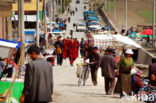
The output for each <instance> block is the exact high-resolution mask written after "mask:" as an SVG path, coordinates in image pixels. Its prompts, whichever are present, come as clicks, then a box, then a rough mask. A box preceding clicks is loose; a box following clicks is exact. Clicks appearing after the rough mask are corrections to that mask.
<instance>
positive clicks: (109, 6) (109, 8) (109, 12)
mask: <svg viewBox="0 0 156 103" xmlns="http://www.w3.org/2000/svg"><path fill="white" fill-rule="evenodd" d="M110 3H111V1H110V0H109V13H110Z"/></svg>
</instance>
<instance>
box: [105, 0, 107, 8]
mask: <svg viewBox="0 0 156 103" xmlns="http://www.w3.org/2000/svg"><path fill="white" fill-rule="evenodd" d="M106 8H107V0H105V9H106Z"/></svg>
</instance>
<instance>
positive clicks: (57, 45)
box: [55, 36, 63, 65]
mask: <svg viewBox="0 0 156 103" xmlns="http://www.w3.org/2000/svg"><path fill="white" fill-rule="evenodd" d="M55 48H56V54H57V65H62V62H63V41H62V40H61V36H59V37H57V41H56V43H55Z"/></svg>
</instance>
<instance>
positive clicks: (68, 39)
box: [67, 37, 71, 57]
mask: <svg viewBox="0 0 156 103" xmlns="http://www.w3.org/2000/svg"><path fill="white" fill-rule="evenodd" d="M70 42H71V39H70V38H69V37H67V57H69V47H68V46H69V44H70Z"/></svg>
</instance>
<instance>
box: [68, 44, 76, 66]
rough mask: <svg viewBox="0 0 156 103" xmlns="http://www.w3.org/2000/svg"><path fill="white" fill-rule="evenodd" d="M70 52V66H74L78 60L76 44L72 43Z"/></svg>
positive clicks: (69, 46)
mask: <svg viewBox="0 0 156 103" xmlns="http://www.w3.org/2000/svg"><path fill="white" fill-rule="evenodd" d="M68 48H69V49H68V50H69V59H70V64H73V62H74V61H75V59H76V53H75V43H74V42H73V43H72V42H70V43H69V45H68Z"/></svg>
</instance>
